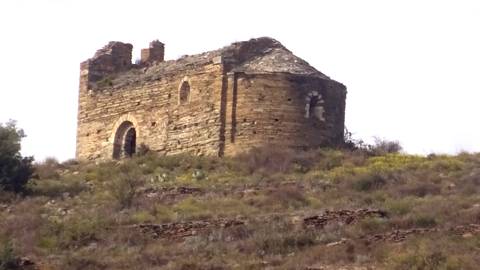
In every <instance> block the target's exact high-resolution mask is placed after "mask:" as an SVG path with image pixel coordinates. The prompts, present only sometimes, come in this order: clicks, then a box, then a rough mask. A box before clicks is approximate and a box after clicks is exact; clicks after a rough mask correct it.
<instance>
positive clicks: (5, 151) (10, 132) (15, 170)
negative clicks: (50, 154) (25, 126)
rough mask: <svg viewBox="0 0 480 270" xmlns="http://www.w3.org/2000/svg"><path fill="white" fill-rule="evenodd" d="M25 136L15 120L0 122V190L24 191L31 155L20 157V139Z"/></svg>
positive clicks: (28, 176) (30, 169)
mask: <svg viewBox="0 0 480 270" xmlns="http://www.w3.org/2000/svg"><path fill="white" fill-rule="evenodd" d="M23 137H25V134H24V132H23V130H21V129H18V128H17V127H16V123H15V121H10V122H8V123H6V124H2V123H0V190H2V189H3V190H6V191H13V192H21V191H24V188H25V185H26V184H27V182H28V180H29V178H30V176H31V175H32V172H33V168H32V162H33V158H32V157H22V155H21V154H20V148H21V147H20V141H21V139H22V138H23Z"/></svg>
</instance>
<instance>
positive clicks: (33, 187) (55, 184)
mask: <svg viewBox="0 0 480 270" xmlns="http://www.w3.org/2000/svg"><path fill="white" fill-rule="evenodd" d="M29 188H30V191H31V193H32V194H33V195H38V196H48V197H61V196H64V195H69V196H75V195H77V194H79V193H81V192H83V191H86V190H88V186H87V184H86V183H85V181H84V180H83V179H82V178H80V177H77V176H71V177H68V178H63V179H61V180H49V179H44V180H35V181H32V182H31V183H30V184H29Z"/></svg>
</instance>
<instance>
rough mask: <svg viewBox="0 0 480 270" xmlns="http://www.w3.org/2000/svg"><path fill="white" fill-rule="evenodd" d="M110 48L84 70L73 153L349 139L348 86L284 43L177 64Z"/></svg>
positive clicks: (149, 52) (116, 45) (250, 45)
mask: <svg viewBox="0 0 480 270" xmlns="http://www.w3.org/2000/svg"><path fill="white" fill-rule="evenodd" d="M164 48H165V46H164V44H163V43H161V42H159V41H153V42H151V43H150V46H149V48H146V49H142V51H141V59H140V60H139V61H137V62H136V63H135V64H132V45H131V44H126V43H122V42H110V43H108V44H107V45H106V46H105V47H104V48H102V49H100V50H98V51H97V52H96V54H95V55H94V56H93V58H91V59H88V60H87V61H85V62H83V63H81V66H80V92H79V106H78V129H77V151H76V156H77V158H78V159H82V160H94V159H112V158H115V159H116V158H121V157H124V156H131V155H133V154H134V153H135V152H136V151H137V150H138V147H139V146H140V145H141V144H144V145H146V146H148V147H149V148H150V149H151V150H154V151H157V152H160V153H164V154H177V153H184V152H190V153H193V154H197V155H218V156H224V155H235V154H237V153H240V152H243V151H246V150H248V149H251V148H252V147H254V146H261V145H265V144H276V145H281V146H285V147H295V148H310V147H319V146H327V145H335V144H338V143H341V142H342V141H343V132H344V116H345V98H346V88H345V86H344V85H343V84H341V83H339V82H336V81H334V80H332V79H330V78H329V77H327V76H326V75H324V74H322V73H321V72H319V71H318V70H316V69H315V68H313V67H311V66H310V65H309V64H308V63H307V62H305V61H304V60H302V59H300V58H298V57H297V56H295V55H294V54H292V52H290V51H289V50H288V49H287V48H285V47H284V46H283V45H282V44H280V43H279V42H278V41H276V40H274V39H271V38H266V37H264V38H257V39H251V40H249V41H244V42H235V43H233V44H231V45H229V46H226V47H224V48H221V49H218V50H214V51H210V52H205V53H201V54H197V55H190V56H183V57H181V58H180V59H177V60H170V61H165V60H164Z"/></svg>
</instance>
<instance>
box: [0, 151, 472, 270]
mask: <svg viewBox="0 0 480 270" xmlns="http://www.w3.org/2000/svg"><path fill="white" fill-rule="evenodd" d="M379 147H380V146H379ZM391 147H394V146H391V145H382V147H381V148H382V149H383V150H382V151H384V152H382V153H380V152H381V151H380V150H378V152H376V153H375V154H372V150H371V149H370V150H368V151H366V150H362V149H360V150H359V149H357V150H354V151H348V150H329V149H318V150H312V151H293V150H288V149H286V150H279V149H280V148H278V147H276V148H275V147H267V148H263V149H254V150H253V151H252V152H251V153H249V154H245V155H242V156H240V157H237V158H224V159H219V158H210V157H192V156H188V155H178V156H172V157H159V156H156V154H155V153H152V152H146V153H145V154H144V155H142V156H139V157H135V158H132V159H129V160H125V161H122V162H107V163H103V164H100V165H95V164H88V163H87V164H81V163H78V162H76V161H69V162H66V163H63V164H59V163H58V162H56V161H55V160H54V159H48V160H46V161H44V162H42V163H40V164H37V165H36V168H37V175H38V177H37V179H35V180H33V182H32V183H31V185H30V186H29V189H30V192H29V193H28V194H27V195H26V196H23V197H21V196H18V195H13V194H10V193H7V192H2V193H0V265H2V260H3V261H5V262H6V261H7V260H9V261H10V260H11V259H12V258H13V259H15V258H18V257H22V256H28V257H29V258H31V259H32V260H33V261H36V262H37V263H42V264H43V265H46V266H48V269H232V268H238V269H265V268H267V267H270V268H272V269H305V268H306V267H308V266H312V265H317V266H318V265H330V266H332V267H334V266H335V267H336V266H341V265H364V266H372V267H375V269H476V266H477V265H478V264H479V263H480V258H479V257H478V250H480V234H476V233H460V234H459V233H454V232H453V231H451V230H450V229H449V228H453V227H455V226H458V225H466V224H480V201H479V199H478V192H479V191H480V185H479V184H480V170H478V168H479V166H480V155H478V154H468V153H462V154H459V155H458V156H445V155H430V156H428V157H422V156H411V155H405V154H399V153H391V152H396V151H393V150H391ZM185 187H188V188H197V189H193V190H194V192H191V193H189V189H185ZM358 208H378V209H382V210H384V211H386V213H387V217H384V218H380V217H368V218H364V219H362V220H359V221H358V222H355V223H352V224H345V223H342V222H331V223H328V224H327V225H326V226H325V227H323V228H316V229H312V228H306V227H304V226H303V225H302V218H303V217H307V216H310V215H318V214H321V213H322V212H323V211H324V210H327V209H330V210H331V209H358ZM221 218H229V219H241V220H243V221H244V224H243V225H238V226H232V227H209V228H207V229H204V230H198V231H196V232H195V233H193V234H191V236H188V237H186V238H182V237H180V238H176V239H168V238H160V239H155V238H154V237H152V236H151V235H149V234H146V233H142V232H141V231H140V230H137V229H135V227H134V226H135V225H138V224H144V223H156V224H162V223H171V222H180V223H181V222H183V223H186V224H187V223H188V222H192V221H193V222H197V221H205V222H209V221H212V220H217V219H221ZM132 226H133V227H132ZM412 228H425V229H431V230H432V233H425V234H421V235H420V234H419V235H415V234H414V235H410V236H408V237H407V238H406V240H404V241H402V242H400V243H392V242H388V241H387V242H381V241H380V242H376V243H367V242H365V241H364V240H362V239H364V238H362V237H363V236H367V235H374V234H382V233H383V234H385V233H389V232H391V231H392V230H398V229H401V230H409V229H412ZM435 231H437V232H435ZM342 239H343V240H342ZM336 242H338V243H340V244H336V245H332V243H336ZM2 249H3V251H2Z"/></svg>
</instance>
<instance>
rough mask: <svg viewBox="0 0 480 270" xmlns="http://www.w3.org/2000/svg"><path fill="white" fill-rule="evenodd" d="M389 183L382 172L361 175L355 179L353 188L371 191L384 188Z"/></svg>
mask: <svg viewBox="0 0 480 270" xmlns="http://www.w3.org/2000/svg"><path fill="white" fill-rule="evenodd" d="M386 184H387V181H386V179H385V178H384V176H383V175H381V174H380V173H375V172H374V173H370V174H363V175H360V176H359V177H358V178H356V179H354V182H353V188H354V189H355V190H358V191H371V190H376V189H380V188H382V187H383V186H384V185H386Z"/></svg>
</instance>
